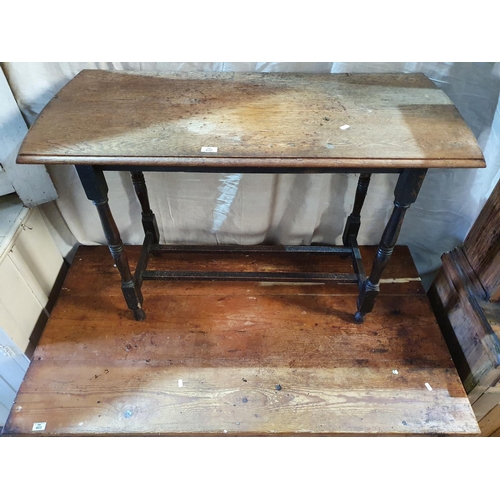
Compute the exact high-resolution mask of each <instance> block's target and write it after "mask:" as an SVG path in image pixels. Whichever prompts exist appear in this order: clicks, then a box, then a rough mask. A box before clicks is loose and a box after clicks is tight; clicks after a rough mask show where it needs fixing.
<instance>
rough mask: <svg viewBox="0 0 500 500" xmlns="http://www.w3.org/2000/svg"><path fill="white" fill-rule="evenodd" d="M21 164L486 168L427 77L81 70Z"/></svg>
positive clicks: (32, 136)
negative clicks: (206, 149)
mask: <svg viewBox="0 0 500 500" xmlns="http://www.w3.org/2000/svg"><path fill="white" fill-rule="evenodd" d="M203 147H216V148H217V152H209V153H202V152H201V149H202V148H203ZM17 161H18V162H19V163H29V162H31V163H66V164H73V163H76V164H99V165H107V166H110V165H149V166H157V167H162V166H163V167H172V166H177V167H178V168H179V169H182V170H189V169H191V168H199V167H204V168H207V169H211V168H213V169H214V170H216V169H217V167H219V168H220V167H228V166H232V167H234V166H238V167H241V169H242V171H244V170H245V168H249V167H274V168H276V169H278V170H279V169H281V168H282V169H287V168H288V169H290V168H316V169H318V168H319V169H321V168H325V169H326V168H340V167H342V168H355V169H359V168H387V169H392V168H394V169H400V168H412V167H416V168H426V167H430V168H433V167H468V168H472V167H484V166H485V163H484V159H483V155H482V153H481V151H480V149H479V147H478V145H477V143H476V140H475V138H474V136H473V134H472V132H471V131H470V130H469V128H468V127H467V126H466V124H465V123H464V121H463V119H462V118H461V116H460V114H459V112H458V111H457V109H456V108H455V106H454V105H453V103H452V102H451V101H450V99H449V98H448V97H447V96H446V94H445V93H444V92H443V91H441V90H439V89H438V88H436V87H435V85H434V84H433V83H432V82H431V81H430V80H429V79H428V78H427V77H425V76H424V75H422V74H311V73H182V72H177V73H167V74H141V73H127V72H113V71H102V70H83V71H82V72H80V73H79V74H78V75H77V76H76V77H75V78H74V79H73V80H72V81H70V82H69V83H68V84H67V85H66V86H65V87H64V88H63V89H62V90H61V91H60V92H59V93H58V94H57V95H56V96H55V97H54V98H53V99H52V100H51V101H50V102H49V104H48V105H47V106H46V107H45V109H44V110H43V111H42V112H41V114H40V115H39V117H38V119H37V120H36V122H35V124H34V125H33V126H32V127H31V130H30V131H29V133H28V135H27V137H26V139H25V141H24V143H23V145H22V147H21V149H20V152H19V156H18V159H17Z"/></svg>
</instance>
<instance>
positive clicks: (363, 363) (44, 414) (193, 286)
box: [4, 247, 479, 436]
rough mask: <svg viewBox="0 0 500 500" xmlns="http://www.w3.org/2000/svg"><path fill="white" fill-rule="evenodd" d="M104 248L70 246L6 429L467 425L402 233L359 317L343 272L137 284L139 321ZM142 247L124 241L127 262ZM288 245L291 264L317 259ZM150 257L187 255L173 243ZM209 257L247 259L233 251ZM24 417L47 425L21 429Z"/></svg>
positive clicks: (389, 431)
mask: <svg viewBox="0 0 500 500" xmlns="http://www.w3.org/2000/svg"><path fill="white" fill-rule="evenodd" d="M361 250H362V252H364V253H366V252H368V253H371V254H373V252H374V249H373V248H369V249H365V248H364V247H362V248H361ZM107 251H108V250H107V248H105V247H80V249H79V250H78V252H77V254H76V256H75V260H74V265H73V266H72V267H71V268H70V270H69V273H68V275H67V279H66V281H65V283H64V287H63V290H62V293H61V295H60V297H59V300H58V302H57V305H56V307H55V309H54V311H53V314H52V316H51V318H50V320H49V323H48V324H47V328H46V330H45V332H44V334H43V336H42V338H41V341H40V343H39V345H38V347H37V349H36V352H35V354H34V358H33V362H32V365H31V366H30V369H29V371H28V374H27V376H26V379H25V381H24V382H23V385H22V387H21V389H20V392H19V394H18V397H17V399H16V401H15V403H14V406H13V409H12V412H11V414H10V417H9V420H8V422H7V425H6V427H5V430H4V433H5V434H7V435H13V436H16V435H57V436H58V435H70V436H73V435H169V436H179V435H194V436H200V435H213V436H236V435H237V436H253V435H261V436H262V435H265V436H269V435H306V436H316V435H319V436H327V435H344V436H351V435H366V436H370V435H455V436H456V435H476V434H477V433H478V432H479V429H478V426H477V423H476V420H475V418H474V415H473V413H472V410H471V407H470V404H469V401H468V399H467V396H466V394H465V391H464V389H463V387H462V384H461V382H460V379H459V377H458V375H457V373H456V370H455V368H454V366H453V362H452V360H451V358H450V355H449V352H448V350H447V348H446V345H445V343H444V340H443V338H442V336H441V334H440V332H439V328H438V326H437V324H436V321H435V319H434V317H433V315H432V311H431V309H430V306H429V303H428V300H427V298H426V296H425V293H423V290H422V288H421V285H420V283H419V281H418V278H416V276H418V275H417V272H416V269H415V267H414V265H413V262H412V259H411V256H410V253H409V251H408V249H407V248H406V247H396V251H395V254H394V257H393V259H392V260H391V262H390V263H389V264H388V268H387V274H386V276H387V277H386V281H385V282H384V283H382V284H381V293H380V297H379V303H378V307H377V308H376V309H375V310H374V312H373V313H372V314H371V315H369V316H368V317H367V319H366V321H365V323H364V324H363V325H354V324H353V323H352V321H351V320H350V317H351V310H350V304H351V302H352V299H353V298H355V297H356V295H357V292H358V291H357V285H355V284H349V285H338V284H336V285H331V284H328V283H314V284H307V283H268V282H247V283H242V282H189V283H186V282H172V283H167V282H164V281H159V282H154V281H150V282H146V283H145V285H144V290H145V296H146V297H147V299H146V301H147V303H148V304H149V311H150V313H149V316H148V321H147V322H136V321H133V320H132V319H131V318H129V317H128V315H127V308H126V305H125V304H123V303H122V300H121V296H120V294H119V291H116V286H115V287H113V286H112V285H113V283H115V284H116V283H119V277H118V276H117V275H116V273H115V272H114V268H113V265H112V263H111V262H110V261H109V258H108V256H107ZM139 254H140V248H139V247H132V248H131V252H130V261H131V265H132V266H135V264H136V262H137V259H138V257H139ZM300 257H301V258H296V259H295V260H292V261H288V268H287V270H288V271H295V270H297V269H300V268H301V267H302V266H304V265H312V266H315V265H318V264H319V263H318V262H317V261H316V260H317V259H324V256H321V255H319V256H318V255H313V256H312V257H311V256H308V255H302V256H300ZM156 258H157V259H158V261H159V262H157V264H158V265H159V266H161V267H162V268H163V267H165V266H168V265H171V266H172V267H181V266H183V265H185V264H186V260H185V256H184V255H182V254H178V255H171V256H169V257H168V258H167V257H166V256H165V255H160V256H158V257H156ZM261 258H262V257H261ZM216 260H217V261H218V262H217V263H211V264H210V265H220V266H224V267H225V268H229V269H231V268H233V269H239V268H242V267H245V268H247V267H248V266H249V265H250V264H249V263H248V258H247V257H246V256H245V254H239V255H237V256H234V255H233V256H229V258H228V256H227V255H226V256H218V257H217V259H216ZM334 260H338V261H339V262H340V261H342V258H341V257H339V256H337V257H334ZM161 261H165V262H161ZM285 263H286V260H283V261H282V262H279V261H277V260H276V259H274V260H272V261H270V262H269V263H268V266H269V267H270V268H272V267H273V266H277V267H279V268H282V267H283V266H284V265H285ZM334 264H338V262H335V263H334ZM197 265H199V266H202V265H203V262H202V259H200V261H199V262H198V264H197ZM207 265H208V264H207ZM253 265H260V262H254V264H253ZM332 265H333V264H332ZM344 265H345V264H344ZM415 280H416V281H415ZM404 285H411V286H412V287H413V288H409V287H408V288H405V287H404ZM426 384H427V385H428V386H427V385H426ZM36 422H45V429H44V430H43V431H33V424H34V423H36Z"/></svg>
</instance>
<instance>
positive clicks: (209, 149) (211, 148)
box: [201, 146, 218, 153]
mask: <svg viewBox="0 0 500 500" xmlns="http://www.w3.org/2000/svg"><path fill="white" fill-rule="evenodd" d="M217 149H218V148H216V147H214V146H203V147H202V148H201V152H202V153H217Z"/></svg>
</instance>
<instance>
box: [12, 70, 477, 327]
mask: <svg viewBox="0 0 500 500" xmlns="http://www.w3.org/2000/svg"><path fill="white" fill-rule="evenodd" d="M17 161H18V163H32V164H33V163H35V164H36V163H49V164H51V163H52V164H67V165H68V166H69V167H70V166H72V165H76V168H77V171H78V174H79V176H80V179H81V181H82V184H83V187H84V189H85V192H86V194H87V197H88V198H89V199H90V200H92V202H93V203H94V205H95V206H96V208H97V210H98V213H99V216H100V219H101V222H102V226H103V229H104V233H105V235H106V238H107V241H108V244H109V249H110V251H111V254H112V256H113V259H114V261H115V264H116V267H117V268H118V271H119V272H120V275H121V279H122V290H123V294H124V296H125V300H126V302H127V305H128V307H129V309H131V310H132V311H133V315H134V318H135V319H137V320H142V319H145V312H144V309H143V296H142V292H141V286H142V283H143V280H159V279H168V280H196V281H198V280H216V279H219V280H226V281H227V280H250V281H262V280H271V281H297V280H306V281H314V280H320V281H325V280H330V281H337V282H346V283H358V284H359V296H358V298H357V312H356V313H355V321H356V322H358V323H361V322H362V321H363V318H364V316H365V315H366V314H367V313H369V312H370V311H372V309H373V307H374V303H375V299H376V296H377V294H378V293H379V283H380V279H381V276H382V273H383V271H384V269H385V267H386V265H387V263H388V261H389V258H390V256H391V254H392V252H393V249H394V246H395V244H396V241H397V238H398V234H399V231H400V229H401V224H402V222H403V218H404V215H405V212H406V210H407V209H408V208H409V207H410V205H411V204H412V203H414V202H415V200H416V199H417V196H418V192H419V190H420V187H421V185H422V182H423V180H424V177H425V174H426V171H427V169H428V168H479V167H484V166H485V163H484V159H483V155H482V153H481V151H480V149H479V147H478V145H477V143H476V140H475V138H474V136H473V135H472V133H471V131H470V130H469V129H468V127H467V126H466V125H465V123H464V121H463V120H462V118H461V117H460V114H459V113H458V111H457V110H456V108H455V107H454V105H453V103H452V102H451V101H450V100H449V99H448V97H447V96H446V95H445V94H444V93H443V92H442V91H441V90H439V89H437V88H436V87H435V86H434V84H433V83H432V82H431V81H430V80H429V79H427V78H426V77H425V76H424V75H422V74H383V75H373V74H340V75H338V74H337V75H335V74H293V73H172V74H163V75H153V74H138V73H125V72H110V71H98V70H95V71H87V70H86V71H82V72H81V73H80V74H79V75H77V76H76V77H75V78H74V79H73V80H72V81H71V82H70V83H69V84H68V85H66V86H65V87H64V88H63V89H62V90H61V91H60V92H59V93H58V94H57V95H56V96H55V97H54V98H53V99H52V100H51V101H50V103H49V104H48V105H47V106H46V108H45V109H44V110H43V111H42V113H41V114H40V116H39V117H38V119H37V121H36V122H35V124H34V125H33V126H32V127H31V129H30V131H29V133H28V135H27V137H26V139H25V141H24V143H23V145H22V147H21V149H20V152H19V155H18V160H17ZM71 168H72V167H71ZM105 170H129V171H130V172H131V174H132V181H133V183H134V186H135V190H136V193H137V196H138V198H139V201H140V203H141V206H142V223H143V226H144V231H145V239H144V244H143V249H142V253H141V256H140V259H139V262H138V265H137V268H136V270H135V274H134V275H133V274H132V272H131V270H130V267H129V263H128V259H127V256H126V254H125V252H124V247H123V243H122V240H121V237H120V233H119V231H118V228H117V226H116V224H115V222H114V219H113V217H112V215H111V211H110V209H109V205H108V197H107V193H108V187H107V184H106V180H105V176H104V171H105ZM144 171H155V172H158V171H160V172H174V171H175V172H177V171H183V172H220V173H228V172H239V173H298V174H303V173H317V174H320V173H336V172H342V173H345V172H349V173H359V174H360V176H359V181H358V186H357V190H356V194H355V198H354V208H353V210H352V213H351V215H350V216H349V217H348V219H347V222H346V225H345V230H344V233H343V245H342V246H318V247H314V246H308V247H304V246H285V247H269V246H257V247H248V246H245V247H211V248H206V247H204V248H201V247H198V246H196V247H192V246H183V247H182V251H193V252H197V251H198V252H199V251H207V250H210V251H213V252H220V251H229V252H238V251H244V252H246V253H248V252H285V253H294V252H311V253H312V252H316V253H317V252H320V253H327V254H343V255H349V256H351V258H352V264H353V270H354V272H353V273H334V272H330V273H323V272H316V273H312V272H307V273H288V274H287V273H262V272H259V271H256V272H251V273H250V272H221V271H212V272H204V271H198V272H195V271H184V270H180V271H164V270H154V271H152V270H148V268H147V265H148V259H149V256H150V254H151V252H154V253H158V252H172V251H176V250H179V248H178V247H172V246H166V245H160V244H159V239H160V234H159V231H158V227H157V224H156V220H155V216H154V214H153V212H152V210H151V207H150V204H149V200H148V194H147V189H146V184H145V180H144V175H143V172H144ZM373 173H397V174H399V179H398V182H397V184H396V188H395V191H394V209H393V212H392V215H391V216H390V218H389V221H388V222H387V225H386V227H385V230H384V232H383V234H382V237H381V240H380V244H379V247H378V251H377V253H376V255H375V258H374V260H373V266H372V268H371V272H370V274H369V276H368V277H366V275H365V271H364V267H363V262H362V259H361V255H360V252H359V248H358V244H357V235H358V231H359V228H360V221H361V219H360V216H361V209H362V206H363V202H364V199H365V196H366V193H367V189H368V185H369V182H370V177H371V175H372V174H373ZM167 239H168V235H167ZM353 310H354V304H353Z"/></svg>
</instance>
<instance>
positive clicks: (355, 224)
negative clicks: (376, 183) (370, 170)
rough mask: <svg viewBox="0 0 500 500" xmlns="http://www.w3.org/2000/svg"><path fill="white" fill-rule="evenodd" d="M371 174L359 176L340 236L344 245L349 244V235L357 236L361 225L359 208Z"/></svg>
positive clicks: (364, 196) (361, 206) (363, 200)
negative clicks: (352, 201)
mask: <svg viewBox="0 0 500 500" xmlns="http://www.w3.org/2000/svg"><path fill="white" fill-rule="evenodd" d="M371 176H372V174H361V175H360V176H359V179H358V187H357V188H356V196H355V198H354V207H353V209H352V213H351V215H349V217H347V222H346V225H345V228H344V234H343V236H342V242H343V243H344V246H348V245H349V244H350V242H349V239H350V237H351V236H354V237H355V238H357V237H358V233H359V228H360V226H361V209H362V208H363V203H364V202H365V198H366V193H367V191H368V186H369V185H370V179H371Z"/></svg>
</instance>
